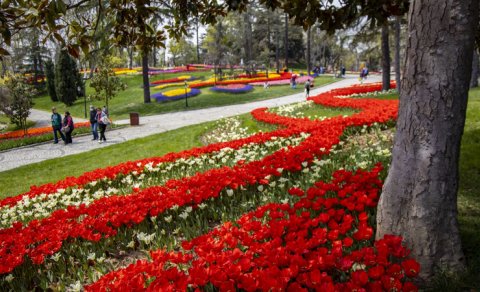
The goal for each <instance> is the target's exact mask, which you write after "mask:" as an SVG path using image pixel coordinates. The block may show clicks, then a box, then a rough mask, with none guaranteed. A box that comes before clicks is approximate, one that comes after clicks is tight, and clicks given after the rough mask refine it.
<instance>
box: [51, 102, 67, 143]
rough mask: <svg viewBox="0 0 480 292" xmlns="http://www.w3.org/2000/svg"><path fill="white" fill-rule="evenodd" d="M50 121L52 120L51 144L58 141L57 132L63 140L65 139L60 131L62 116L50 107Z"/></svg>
mask: <svg viewBox="0 0 480 292" xmlns="http://www.w3.org/2000/svg"><path fill="white" fill-rule="evenodd" d="M51 121H52V129H53V139H54V142H53V144H57V143H58V136H57V132H58V134H60V137H61V138H62V140H63V141H65V136H64V135H63V133H62V116H61V115H60V114H59V113H57V109H56V108H54V107H52V116H51Z"/></svg>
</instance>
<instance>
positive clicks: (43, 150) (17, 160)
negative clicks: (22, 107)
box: [0, 76, 381, 171]
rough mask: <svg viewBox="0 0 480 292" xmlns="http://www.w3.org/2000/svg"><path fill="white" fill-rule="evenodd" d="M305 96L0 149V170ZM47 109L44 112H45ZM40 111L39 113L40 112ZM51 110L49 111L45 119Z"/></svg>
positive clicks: (186, 113)
mask: <svg viewBox="0 0 480 292" xmlns="http://www.w3.org/2000/svg"><path fill="white" fill-rule="evenodd" d="M380 81H381V76H371V77H370V78H369V79H368V80H367V82H380ZM357 83H358V77H356V76H355V77H353V76H349V77H347V78H345V79H342V80H340V81H338V82H335V83H331V84H328V85H325V86H322V87H318V88H315V89H312V90H311V91H310V95H312V96H313V95H316V94H319V93H322V92H326V91H329V90H331V89H334V88H340V87H346V86H350V85H353V84H357ZM304 100H305V96H304V93H297V94H293V95H289V96H283V97H278V98H274V99H269V100H262V101H256V102H251V103H245V104H236V105H228V106H222V107H213V108H206V109H199V110H192V111H183V112H174V113H166V114H161V115H156V116H147V117H140V126H137V127H126V128H122V129H118V130H114V131H110V132H107V134H106V136H107V139H108V141H107V143H103V144H99V143H98V142H96V141H91V138H92V137H91V136H90V135H87V136H82V137H77V138H74V140H73V143H72V144H69V145H63V144H61V143H59V144H53V143H48V144H36V145H32V146H27V147H22V148H16V149H12V150H7V151H4V152H0V171H6V170H9V169H13V168H16V167H20V166H23V165H28V164H31V163H36V162H40V161H44V160H48V159H52V158H58V157H64V156H67V155H72V154H78V153H82V152H86V151H90V150H94V149H98V148H103V147H108V146H111V145H114V144H118V143H122V142H125V141H127V140H132V139H136V138H141V137H146V136H150V135H153V134H158V133H162V132H166V131H170V130H174V129H178V128H181V127H185V126H189V125H194V124H199V123H203V122H208V121H214V120H218V119H221V118H224V117H229V116H235V115H239V114H244V113H248V112H251V111H252V110H254V109H256V108H260V107H276V106H280V105H285V104H290V103H295V102H301V101H304ZM44 113H47V112H44ZM39 115H41V113H40V114H39ZM49 119H50V114H49V113H48V120H49ZM129 122H130V121H129V120H118V121H116V123H117V124H129Z"/></svg>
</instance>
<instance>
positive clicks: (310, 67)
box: [307, 26, 312, 75]
mask: <svg viewBox="0 0 480 292" xmlns="http://www.w3.org/2000/svg"><path fill="white" fill-rule="evenodd" d="M311 42H312V27H311V26H309V27H308V29H307V75H310V71H311V69H312V66H311V59H310V54H311V50H312V45H311Z"/></svg>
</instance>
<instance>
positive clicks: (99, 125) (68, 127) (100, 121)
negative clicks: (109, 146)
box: [51, 105, 110, 145]
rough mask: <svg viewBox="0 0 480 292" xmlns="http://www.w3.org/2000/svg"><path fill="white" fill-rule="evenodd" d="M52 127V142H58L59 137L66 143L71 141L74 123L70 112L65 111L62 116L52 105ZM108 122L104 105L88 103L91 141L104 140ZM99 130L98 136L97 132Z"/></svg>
mask: <svg viewBox="0 0 480 292" xmlns="http://www.w3.org/2000/svg"><path fill="white" fill-rule="evenodd" d="M51 122H52V129H53V138H54V141H53V143H54V144H58V142H59V138H61V139H62V141H63V142H64V143H65V145H66V144H70V143H72V132H73V130H74V129H75V124H74V122H73V118H72V116H71V115H70V112H68V111H65V115H64V117H63V118H62V116H61V115H60V114H59V113H58V112H57V109H56V108H55V107H52V116H51ZM109 124H110V120H109V119H108V111H107V108H106V107H103V109H101V108H96V109H95V108H94V107H93V105H90V126H91V129H92V135H93V139H92V141H95V140H98V142H99V143H102V142H106V141H107V138H106V137H105V130H106V129H107V126H108V125H109ZM99 131H100V137H99V136H98V132H99Z"/></svg>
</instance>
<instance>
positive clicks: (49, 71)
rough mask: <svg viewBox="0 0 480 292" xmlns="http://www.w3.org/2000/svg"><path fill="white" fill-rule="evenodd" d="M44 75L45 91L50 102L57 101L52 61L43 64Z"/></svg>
mask: <svg viewBox="0 0 480 292" xmlns="http://www.w3.org/2000/svg"><path fill="white" fill-rule="evenodd" d="M45 69H46V71H45V73H46V74H45V75H46V77H47V91H48V95H50V98H51V99H52V101H58V97H57V91H56V89H55V65H54V64H53V62H52V60H48V61H47V62H46V63H45Z"/></svg>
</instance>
